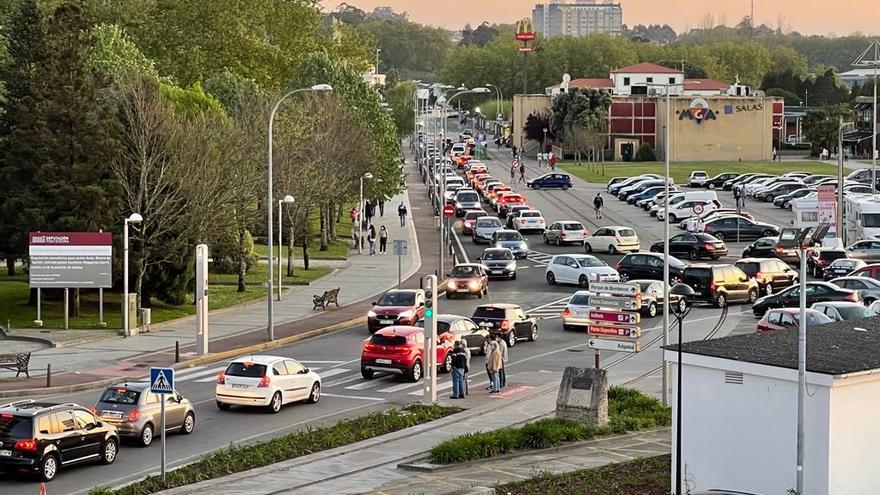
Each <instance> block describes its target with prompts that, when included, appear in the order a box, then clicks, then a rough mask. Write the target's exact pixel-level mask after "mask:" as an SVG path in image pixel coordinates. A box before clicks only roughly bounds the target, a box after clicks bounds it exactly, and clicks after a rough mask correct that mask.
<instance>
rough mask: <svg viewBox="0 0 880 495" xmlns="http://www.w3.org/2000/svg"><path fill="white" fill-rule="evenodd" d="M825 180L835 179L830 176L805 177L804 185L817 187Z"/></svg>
mask: <svg viewBox="0 0 880 495" xmlns="http://www.w3.org/2000/svg"><path fill="white" fill-rule="evenodd" d="M825 179H834V177H832V176H830V175H811V176H809V177H804V184H806V185H808V186H815V185H816V184H817V183H819V182H821V181H823V180H825Z"/></svg>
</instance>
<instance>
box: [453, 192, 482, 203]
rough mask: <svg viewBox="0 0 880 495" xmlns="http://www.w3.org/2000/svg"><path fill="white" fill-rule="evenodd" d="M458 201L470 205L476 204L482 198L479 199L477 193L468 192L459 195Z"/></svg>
mask: <svg viewBox="0 0 880 495" xmlns="http://www.w3.org/2000/svg"><path fill="white" fill-rule="evenodd" d="M458 200H459V201H466V202H468V203H476V202H477V201H479V200H480V198H479V196H477V193H474V192H466V193H459V194H458Z"/></svg>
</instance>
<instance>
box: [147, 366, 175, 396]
mask: <svg viewBox="0 0 880 495" xmlns="http://www.w3.org/2000/svg"><path fill="white" fill-rule="evenodd" d="M150 392H152V393H154V394H162V395H167V394H173V393H174V368H150Z"/></svg>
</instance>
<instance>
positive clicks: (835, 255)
mask: <svg viewBox="0 0 880 495" xmlns="http://www.w3.org/2000/svg"><path fill="white" fill-rule="evenodd" d="M819 257H820V258H822V259H823V260H825V261H833V260H839V259H840V258H846V251H837V250H835V251H822V252H820V253H819Z"/></svg>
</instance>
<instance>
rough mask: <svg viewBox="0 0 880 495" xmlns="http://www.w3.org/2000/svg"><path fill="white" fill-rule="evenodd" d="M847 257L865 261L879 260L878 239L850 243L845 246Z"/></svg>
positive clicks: (879, 242) (879, 243)
mask: <svg viewBox="0 0 880 495" xmlns="http://www.w3.org/2000/svg"><path fill="white" fill-rule="evenodd" d="M846 257H847V258H857V259H860V260H865V261H880V240H874V241H872V240H870V239H867V240H864V241H858V242H855V243H853V244H851V245H850V246H849V247H847V248H846Z"/></svg>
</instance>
